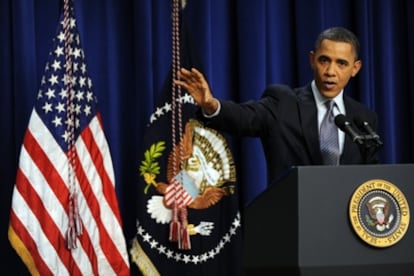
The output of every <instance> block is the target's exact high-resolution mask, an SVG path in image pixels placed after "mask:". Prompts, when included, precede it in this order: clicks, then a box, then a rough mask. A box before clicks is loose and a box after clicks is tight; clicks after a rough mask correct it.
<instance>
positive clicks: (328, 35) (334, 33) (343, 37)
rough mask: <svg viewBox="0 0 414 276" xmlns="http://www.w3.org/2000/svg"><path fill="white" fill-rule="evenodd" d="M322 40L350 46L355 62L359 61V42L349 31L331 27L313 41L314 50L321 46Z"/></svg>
mask: <svg viewBox="0 0 414 276" xmlns="http://www.w3.org/2000/svg"><path fill="white" fill-rule="evenodd" d="M324 39H329V40H332V41H339V42H346V43H349V44H351V45H352V48H353V50H354V52H355V60H358V59H359V48H360V46H359V40H358V38H357V37H356V35H355V34H354V33H353V32H351V31H350V30H348V29H345V28H343V27H332V28H329V29H326V30H324V31H322V32H321V33H320V34H319V36H318V37H317V39H316V41H315V50H317V49H318V48H319V47H320V46H321V43H322V40H324Z"/></svg>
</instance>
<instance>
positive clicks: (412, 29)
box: [0, 0, 414, 275]
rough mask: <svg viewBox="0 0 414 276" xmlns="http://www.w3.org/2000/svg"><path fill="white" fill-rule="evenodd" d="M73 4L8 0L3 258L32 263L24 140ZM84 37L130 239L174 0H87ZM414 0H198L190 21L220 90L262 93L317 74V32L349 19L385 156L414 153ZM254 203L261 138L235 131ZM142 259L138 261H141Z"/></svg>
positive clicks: (0, 125)
mask: <svg viewBox="0 0 414 276" xmlns="http://www.w3.org/2000/svg"><path fill="white" fill-rule="evenodd" d="M61 7H62V3H61V2H59V1H58V0H55V1H52V0H34V1H28V0H2V1H1V3H0V41H1V44H0V45H1V46H0V87H1V90H2V91H1V96H0V97H1V99H0V109H1V116H0V129H1V134H0V160H1V161H0V177H1V186H2V191H1V195H0V196H1V198H0V206H1V211H0V218H1V221H0V226H1V229H0V231H1V232H0V239H1V240H0V245H1V247H0V248H1V250H0V260H1V262H2V263H3V264H7V267H8V269H9V271H14V272H16V273H15V274H16V275H17V274H19V275H20V274H24V273H25V271H26V270H25V268H24V266H23V264H22V263H21V261H20V259H19V258H18V257H17V255H16V254H15V253H14V250H13V249H12V248H11V246H10V244H9V242H8V240H7V226H8V218H9V210H10V204H11V195H12V189H13V186H14V180H15V175H16V167H17V164H18V157H19V153H20V147H21V143H22V139H23V135H24V131H25V129H26V127H27V124H28V120H29V115H30V112H31V109H32V107H33V103H34V99H35V97H36V94H37V90H38V87H39V85H40V78H41V76H42V74H43V71H44V66H45V63H46V59H47V55H48V51H49V49H50V45H51V39H52V37H53V35H54V33H55V30H56V27H57V24H58V22H57V20H58V17H59V12H60V8H61ZM75 8H76V16H77V20H78V27H79V32H80V35H81V43H82V45H83V48H84V50H85V55H86V61H87V65H88V70H89V74H90V75H91V78H92V82H93V85H94V90H95V92H96V94H97V97H98V100H99V105H100V109H101V112H102V115H103V122H104V127H105V131H106V134H107V137H108V142H109V145H110V148H111V151H112V158H113V163H114V169H115V175H116V181H117V183H116V184H117V193H118V196H119V201H120V207H121V212H122V217H123V222H124V230H125V235H126V238H127V239H128V240H129V239H131V238H132V237H133V235H134V234H135V218H136V211H135V200H136V196H135V195H136V189H137V187H136V183H137V179H138V177H139V175H138V174H139V171H138V167H139V163H140V160H141V159H142V157H141V156H138V152H140V145H141V142H142V138H143V131H144V129H145V125H146V123H147V121H148V119H149V115H150V113H151V112H152V110H153V108H154V102H155V101H156V99H157V96H158V95H159V93H160V92H161V89H162V86H163V85H164V81H165V79H166V77H167V75H168V72H169V69H170V64H171V1H170V0H75ZM413 12H414V1H411V0H336V1H331V0H273V1H271V0H268V1H265V0H256V1H251V0H188V1H187V9H186V11H185V16H184V20H186V24H187V25H188V26H189V32H190V35H191V36H192V42H191V43H192V45H193V48H195V49H196V52H197V53H196V54H197V56H198V57H199V58H200V64H203V65H204V68H199V69H201V70H202V71H203V72H204V74H205V76H206V77H207V78H208V80H209V82H210V85H211V88H212V90H213V91H214V93H215V95H216V96H217V97H220V98H226V99H232V100H235V101H245V100H250V99H258V98H259V97H260V95H261V93H262V91H263V89H264V88H265V86H266V85H267V84H270V83H286V84H289V85H291V86H299V85H305V84H306V83H308V82H309V81H310V80H311V78H312V72H311V70H310V67H309V61H308V53H309V51H310V50H312V49H313V42H314V39H315V37H316V35H317V34H318V33H319V32H320V31H321V30H322V29H325V28H327V27H330V26H344V27H347V28H349V29H351V30H352V31H354V32H355V33H356V35H357V36H358V37H359V38H360V41H361V44H362V53H361V58H362V61H363V67H362V70H361V72H360V74H359V75H358V76H357V77H356V78H354V79H353V80H352V83H351V85H350V87H349V88H348V89H347V90H346V93H348V94H350V95H352V96H354V97H355V98H357V99H359V100H361V101H362V102H364V103H366V104H367V105H369V106H370V107H372V108H373V109H374V110H376V111H377V112H378V114H379V119H380V129H379V133H380V135H381V137H382V140H383V142H384V144H385V147H384V149H383V150H382V151H381V158H382V162H383V163H412V162H413V161H414V146H413V143H412V142H413V139H414V128H413V124H414V107H413V106H414V17H413V16H412V14H413ZM235 144H236V145H237V146H236V152H235V153H234V154H235V157H236V158H237V166H238V167H237V168H238V178H239V183H241V185H242V194H243V204H245V203H247V202H248V201H250V200H251V199H252V198H254V197H255V196H256V195H257V194H258V193H259V192H261V191H262V190H263V189H265V187H266V184H265V183H266V175H265V163H264V158H263V153H262V149H261V145H260V143H259V141H258V140H256V139H253V138H244V139H237V140H235ZM132 266H134V265H132Z"/></svg>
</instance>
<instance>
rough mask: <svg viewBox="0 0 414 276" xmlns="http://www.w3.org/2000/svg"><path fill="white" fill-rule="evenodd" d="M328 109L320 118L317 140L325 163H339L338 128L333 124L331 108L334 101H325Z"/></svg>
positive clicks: (333, 118)
mask: <svg viewBox="0 0 414 276" xmlns="http://www.w3.org/2000/svg"><path fill="white" fill-rule="evenodd" d="M325 105H326V106H327V109H328V111H327V112H326V114H325V117H324V118H323V120H322V124H321V129H320V134H319V141H320V148H321V153H322V158H323V163H324V164H325V165H338V164H339V142H338V128H337V126H336V125H335V116H334V114H333V109H334V107H335V102H334V101H333V100H328V101H326V102H325Z"/></svg>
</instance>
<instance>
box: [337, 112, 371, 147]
mask: <svg viewBox="0 0 414 276" xmlns="http://www.w3.org/2000/svg"><path fill="white" fill-rule="evenodd" d="M335 124H336V126H337V127H339V128H340V129H341V130H342V131H343V132H345V133H346V134H348V135H349V136H351V138H352V142H356V143H358V144H360V145H362V144H363V143H364V141H363V137H362V136H361V135H359V134H358V133H357V132H356V131H355V130H354V128H353V127H352V124H351V122H350V121H349V120H348V118H347V117H345V115H344V114H338V115H336V117H335Z"/></svg>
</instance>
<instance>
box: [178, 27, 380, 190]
mask: <svg viewBox="0 0 414 276" xmlns="http://www.w3.org/2000/svg"><path fill="white" fill-rule="evenodd" d="M358 55H359V42H358V39H357V38H356V36H355V35H354V34H353V33H352V32H350V31H349V30H347V29H344V28H341V27H334V28H330V29H327V30H325V31H323V32H322V33H321V34H320V35H319V36H318V38H317V40H316V42H315V49H314V51H311V52H310V54H309V59H310V65H311V67H312V69H313V71H314V80H313V81H312V82H310V83H309V84H308V85H306V86H304V87H301V88H296V89H292V88H290V87H288V86H284V85H270V86H268V87H267V88H266V90H265V91H264V93H263V95H262V97H261V99H260V100H258V101H256V102H246V103H241V104H238V103H234V102H232V101H225V100H218V99H216V98H214V96H213V94H212V92H211V91H210V88H209V85H208V83H207V81H206V80H205V78H204V76H203V75H202V74H201V73H200V72H199V71H198V70H197V69H194V68H192V69H191V70H187V69H184V68H182V69H181V70H180V71H179V74H178V76H179V80H175V83H176V84H177V85H180V86H181V87H182V88H184V89H186V90H187V91H188V92H189V93H190V94H191V95H192V96H193V98H194V100H195V101H196V103H197V104H198V105H199V106H200V107H201V114H200V118H201V119H202V120H203V121H204V122H205V124H206V126H209V127H212V128H215V129H217V130H221V131H226V132H228V133H230V134H233V135H239V136H251V137H260V139H261V141H262V144H263V149H264V153H265V157H266V162H267V175H268V181H269V183H272V182H273V181H275V180H276V179H278V178H279V177H280V176H281V175H283V174H284V173H285V172H287V171H288V169H289V168H291V167H292V166H299V165H322V164H328V163H327V162H328V161H324V159H323V155H322V152H323V150H324V143H325V142H322V143H320V142H321V141H322V136H321V135H320V131H322V130H321V128H322V124H323V123H322V121H323V120H324V117H325V113H327V111H328V109H329V108H328V107H327V106H326V105H325V102H327V101H329V100H333V102H334V105H333V114H334V115H335V116H336V115H338V114H345V115H346V117H347V118H348V119H349V121H353V120H354V117H356V116H360V117H361V118H363V119H364V120H365V121H367V122H368V123H369V124H370V125H371V126H372V127H373V128H374V130H375V129H376V127H377V115H376V113H375V112H373V111H371V110H369V109H368V108H367V107H365V106H364V105H363V104H361V103H359V102H357V101H355V100H353V99H352V98H350V97H348V96H346V95H345V94H344V88H345V86H346V85H347V84H348V82H349V80H350V79H351V78H352V77H354V76H355V75H356V74H357V73H358V72H359V70H360V68H361V66H362V62H361V60H360V59H359V56H358ZM334 135H335V140H336V142H335V143H336V148H337V149H336V151H337V153H338V154H337V155H338V157H337V160H336V161H334V162H333V163H330V164H332V165H339V164H363V163H374V162H376V158H375V157H374V154H372V155H367V154H366V151H365V150H364V147H362V146H359V145H357V144H356V143H354V142H353V141H352V139H351V137H350V136H349V135H346V134H345V133H344V132H343V131H341V130H339V129H338V128H336V127H335V130H334Z"/></svg>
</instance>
